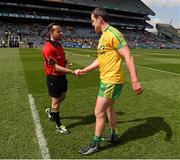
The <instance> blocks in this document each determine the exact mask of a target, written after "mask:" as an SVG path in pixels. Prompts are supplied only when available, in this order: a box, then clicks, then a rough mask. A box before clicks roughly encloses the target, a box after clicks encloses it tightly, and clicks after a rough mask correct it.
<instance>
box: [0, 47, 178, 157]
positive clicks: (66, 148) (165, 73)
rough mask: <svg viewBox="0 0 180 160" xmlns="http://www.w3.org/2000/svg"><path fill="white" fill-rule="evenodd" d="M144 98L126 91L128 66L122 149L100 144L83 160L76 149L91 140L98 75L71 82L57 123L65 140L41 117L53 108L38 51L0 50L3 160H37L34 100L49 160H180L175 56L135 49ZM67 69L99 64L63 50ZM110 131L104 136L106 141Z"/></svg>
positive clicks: (121, 110)
mask: <svg viewBox="0 0 180 160" xmlns="http://www.w3.org/2000/svg"><path fill="white" fill-rule="evenodd" d="M132 52H133V55H134V57H135V61H136V64H137V70H138V75H139V79H140V81H141V82H142V84H143V86H144V89H145V90H144V93H143V95H141V96H137V95H135V94H134V93H133V91H132V89H131V84H130V81H129V74H128V71H127V69H126V65H125V63H123V65H122V66H123V68H124V71H125V76H126V83H125V85H124V88H123V92H122V95H121V97H120V99H119V100H117V101H116V103H115V108H116V110H117V113H118V119H119V121H118V128H119V134H120V139H121V141H122V143H121V144H120V145H116V146H112V145H110V144H109V143H102V149H101V151H100V152H98V153H95V154H92V155H89V156H82V155H80V154H79V153H78V151H79V149H80V148H81V147H82V146H84V145H86V144H88V143H89V142H90V140H91V139H92V137H93V135H94V124H95V117H94V105H95V100H96V96H97V93H98V89H99V72H98V70H95V71H92V72H90V73H88V74H87V75H85V76H84V77H81V78H77V77H75V76H72V75H68V76H67V78H68V80H69V90H68V93H67V99H66V100H65V101H64V102H63V103H62V105H61V116H62V122H63V123H64V124H65V125H66V126H67V127H68V128H69V129H70V130H71V132H72V133H71V134H70V135H69V136H63V135H60V134H58V133H56V131H55V128H54V123H53V122H51V121H49V120H48V119H47V117H46V115H45V112H44V110H45V108H46V107H48V106H50V98H49V97H48V94H47V88H46V81H45V74H44V71H43V59H42V55H41V50H40V49H0V94H1V96H0V106H1V110H0V113H1V116H0V121H1V132H0V158H1V159H15V158H18V159H26V158H28V159H41V158H42V155H41V152H40V150H39V145H38V140H37V136H36V133H35V127H34V123H33V120H32V115H31V110H30V106H29V102H28V96H27V95H28V94H32V95H33V97H34V100H35V104H36V107H37V111H38V113H39V116H40V117H39V118H40V123H41V125H42V128H43V133H44V136H45V138H46V140H47V144H48V145H47V147H48V148H49V153H50V157H51V158H53V159H66V158H68V159H69V158H78V159H81V158H83V159H86V158H88V159H90V158H98V159H105V158H107V159H111V158H113V159H126V158H128V159H130V158H133V159H135V158H138V159H145V158H156V159H159V158H166V159H167V158H180V155H179V153H180V143H179V140H180V127H179V123H180V108H179V106H180V51H179V50H153V49H152V50H145V49H136V50H132ZM66 54H67V57H68V59H69V60H70V61H72V63H73V66H72V69H76V68H83V67H84V66H86V65H88V64H90V63H91V62H92V61H93V60H94V59H95V58H96V51H95V50H90V49H66ZM109 133H110V130H109V128H108V124H107V127H106V130H105V135H107V134H109Z"/></svg>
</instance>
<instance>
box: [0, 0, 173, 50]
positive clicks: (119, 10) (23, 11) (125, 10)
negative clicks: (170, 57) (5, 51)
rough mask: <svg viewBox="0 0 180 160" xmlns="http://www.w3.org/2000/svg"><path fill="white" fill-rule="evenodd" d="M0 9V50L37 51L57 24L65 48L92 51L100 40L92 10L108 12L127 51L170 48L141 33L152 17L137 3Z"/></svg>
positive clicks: (94, 0) (60, 1)
mask: <svg viewBox="0 0 180 160" xmlns="http://www.w3.org/2000/svg"><path fill="white" fill-rule="evenodd" d="M0 5H1V10H0V29H1V30H0V47H41V46H42V44H43V43H44V37H45V36H44V35H46V33H47V29H46V27H47V24H49V23H51V22H59V23H60V24H61V26H62V29H63V37H64V41H63V44H64V45H65V46H66V47H81V48H94V47H96V45H97V40H98V37H99V36H100V35H97V34H95V33H94V31H93V28H92V26H91V21H90V13H91V11H92V10H93V9H94V8H95V7H104V8H106V9H107V10H108V12H109V13H110V24H112V25H114V26H115V27H117V28H119V29H120V30H121V31H122V32H123V33H124V34H125V36H126V38H127V40H128V42H129V45H130V47H139V48H142V47H143V48H161V47H162V46H164V48H169V47H174V45H173V42H168V41H167V40H164V39H163V37H162V38H159V37H158V36H157V35H154V34H152V33H149V32H147V31H145V29H146V28H152V26H151V25H150V24H149V23H148V21H149V20H150V18H149V17H148V16H149V15H151V16H154V15H155V13H154V12H153V11H152V10H151V9H150V8H149V7H147V6H146V5H145V4H144V3H143V2H142V1H141V0H88V5H87V1H86V0H73V1H72V0H29V1H25V0H18V1H16V0H0ZM175 47H176V46H175Z"/></svg>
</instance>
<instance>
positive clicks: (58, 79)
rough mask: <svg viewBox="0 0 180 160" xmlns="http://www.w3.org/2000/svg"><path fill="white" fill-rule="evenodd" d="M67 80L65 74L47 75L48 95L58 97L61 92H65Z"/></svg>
mask: <svg viewBox="0 0 180 160" xmlns="http://www.w3.org/2000/svg"><path fill="white" fill-rule="evenodd" d="M67 84H68V81H67V79H66V75H63V76H53V75H48V76H47V87H48V93H49V96H51V97H55V98H59V97H61V96H62V93H65V92H67Z"/></svg>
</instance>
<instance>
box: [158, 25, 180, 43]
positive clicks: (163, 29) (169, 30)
mask: <svg viewBox="0 0 180 160" xmlns="http://www.w3.org/2000/svg"><path fill="white" fill-rule="evenodd" d="M156 28H157V30H158V35H159V37H162V38H164V39H166V40H168V41H171V42H173V43H175V44H180V36H179V34H178V30H177V29H175V28H174V27H173V26H172V25H170V24H162V23H158V24H156Z"/></svg>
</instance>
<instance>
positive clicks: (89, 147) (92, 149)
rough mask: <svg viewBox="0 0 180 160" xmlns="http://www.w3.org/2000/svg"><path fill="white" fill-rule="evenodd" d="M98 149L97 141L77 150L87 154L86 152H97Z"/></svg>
mask: <svg viewBox="0 0 180 160" xmlns="http://www.w3.org/2000/svg"><path fill="white" fill-rule="evenodd" d="M99 150H100V145H99V143H95V144H93V143H90V144H89V145H87V146H85V147H83V148H81V149H80V151H79V152H80V153H81V154H83V155H88V154H92V153H95V152H98V151H99Z"/></svg>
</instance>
